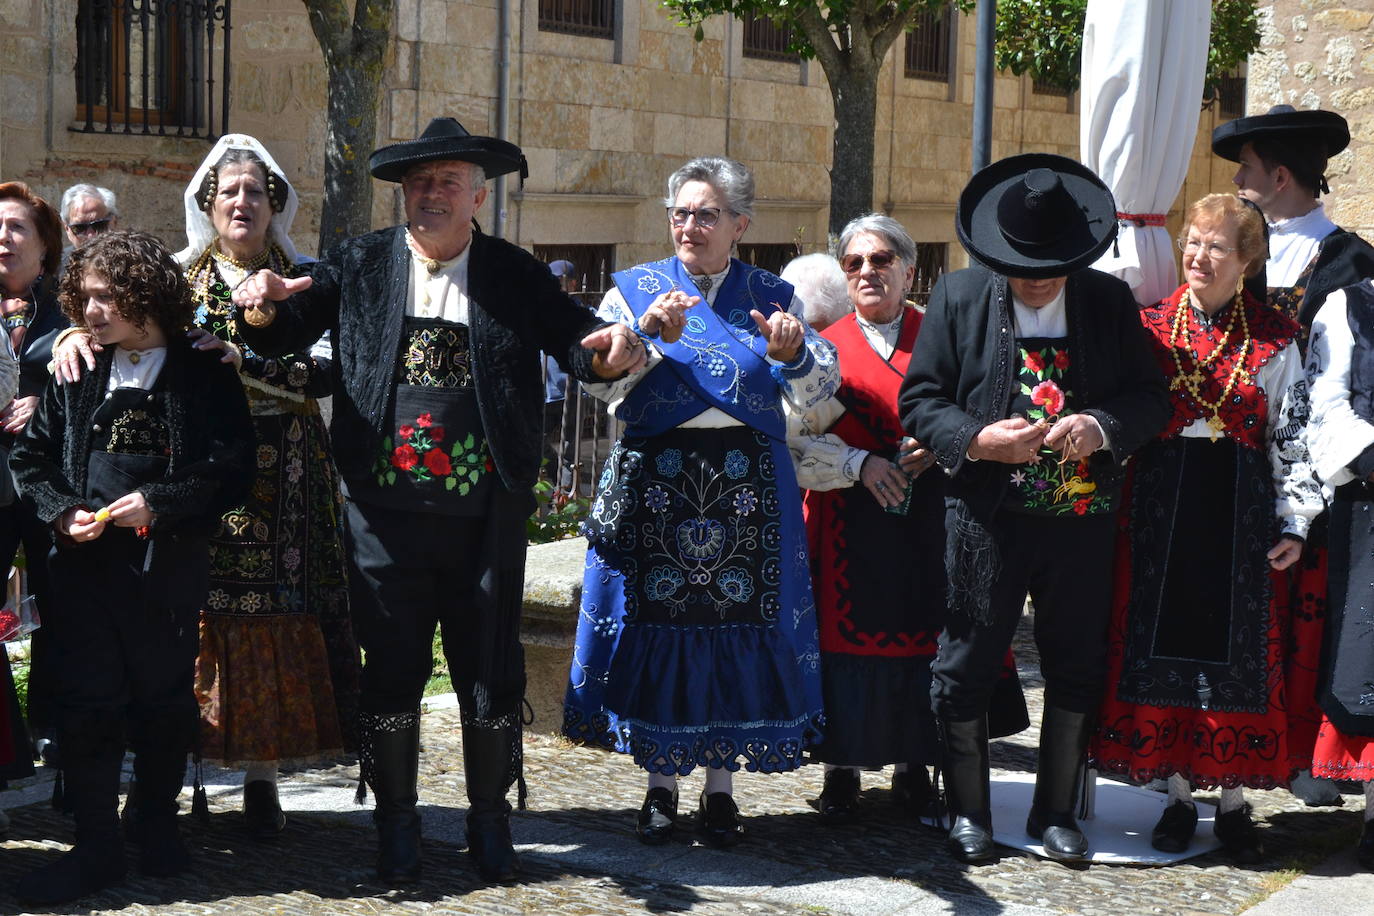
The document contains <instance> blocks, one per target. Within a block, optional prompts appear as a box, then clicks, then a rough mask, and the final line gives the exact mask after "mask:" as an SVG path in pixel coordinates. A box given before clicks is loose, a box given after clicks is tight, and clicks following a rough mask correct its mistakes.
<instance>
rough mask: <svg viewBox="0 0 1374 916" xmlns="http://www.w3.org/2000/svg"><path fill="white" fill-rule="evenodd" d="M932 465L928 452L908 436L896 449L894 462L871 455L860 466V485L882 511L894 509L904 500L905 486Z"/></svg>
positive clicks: (932, 460)
mask: <svg viewBox="0 0 1374 916" xmlns="http://www.w3.org/2000/svg"><path fill="white" fill-rule="evenodd" d="M934 464H935V455H934V453H933V452H931V450H930V449H928V448H926V447H925V446H924V445H922V444H921V443H920V442H918V441H916V440H915V439H913V438H911V437H910V436H907V437H905V438H904V439H902V443H901V445H899V446H898V447H897V460H896V461H895V462H894V461H889V460H887V459H886V458H884V457H882V456H881V455H876V454H873V453H872V452H870V453H869V454H868V455H867V456H866V457H865V458H864V463H863V464H862V465H860V467H859V482H860V483H862V484H863V485H864V487H865V488H866V489H867V490H868V492H869V493H870V494H872V496H873V499H874V501H875V502H877V504H878V505H880V506H882V507H883V508H885V509H886V508H889V507H896V506H899V505H901V504H902V500H904V499H905V498H906V487H907V484H908V483H910V482H911V481H912V480H915V479H916V478H917V477H920V476H921V475H922V474H923V473H925V472H926V471H928V470H930V468H931V467H932V466H934Z"/></svg>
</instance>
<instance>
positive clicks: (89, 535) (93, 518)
mask: <svg viewBox="0 0 1374 916" xmlns="http://www.w3.org/2000/svg"><path fill="white" fill-rule="evenodd" d="M111 523H113V524H115V525H116V526H118V527H120V528H144V527H147V526H148V525H151V524H152V523H153V511H152V510H151V509H149V508H148V501H147V500H146V499H144V498H143V494H142V493H140V492H138V491H137V490H135V491H134V492H132V493H126V494H125V495H123V496H121V497H119V499H116V500H115V501H114V502H112V503H110V504H109V505H108V506H106V507H105V508H104V509H99V510H97V511H95V512H92V511H91V510H89V509H86V508H84V507H82V506H74V507H73V508H71V509H68V510H67V511H66V512H64V513H62V517H61V518H59V519H58V520H57V532H58V534H63V535H66V536H67V537H69V538H71V539H72V540H73V541H77V542H83V541H94V540H95V539H96V538H98V537H100V536H101V535H102V534H104V533H105V526H106V525H108V524H111Z"/></svg>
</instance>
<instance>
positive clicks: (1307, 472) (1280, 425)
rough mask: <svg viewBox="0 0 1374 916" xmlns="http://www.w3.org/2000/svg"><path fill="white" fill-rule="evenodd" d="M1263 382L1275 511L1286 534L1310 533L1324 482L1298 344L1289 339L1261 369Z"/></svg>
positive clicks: (1299, 534) (1305, 535) (1318, 508)
mask: <svg viewBox="0 0 1374 916" xmlns="http://www.w3.org/2000/svg"><path fill="white" fill-rule="evenodd" d="M1259 383H1260V385H1262V386H1263V387H1264V390H1265V392H1266V393H1267V394H1268V396H1269V416H1268V422H1269V427H1268V429H1269V435H1268V440H1269V466H1270V467H1271V468H1272V469H1273V474H1274V493H1275V499H1274V511H1275V513H1276V514H1277V515H1278V517H1279V524H1280V526H1281V528H1282V530H1283V533H1284V534H1292V535H1295V536H1297V537H1300V538H1306V537H1307V529H1308V528H1309V527H1310V526H1311V524H1312V520H1313V519H1314V518H1316V517H1317V516H1318V515H1320V514H1321V512H1322V509H1323V508H1325V504H1324V503H1323V501H1322V493H1321V485H1320V484H1319V483H1318V482H1317V478H1316V476H1315V475H1314V474H1313V473H1312V463H1311V460H1310V458H1309V457H1308V453H1307V437H1306V435H1305V431H1306V428H1307V419H1308V413H1309V411H1310V401H1309V399H1308V393H1307V377H1306V376H1305V375H1304V374H1303V370H1302V355H1301V353H1300V352H1299V350H1298V345H1297V344H1296V343H1293V342H1291V341H1290V342H1289V344H1288V346H1286V347H1284V348H1283V351H1282V352H1281V353H1279V355H1278V356H1276V357H1274V358H1273V359H1272V360H1270V361H1269V362H1268V364H1266V365H1265V366H1264V368H1263V369H1261V370H1260V378H1259Z"/></svg>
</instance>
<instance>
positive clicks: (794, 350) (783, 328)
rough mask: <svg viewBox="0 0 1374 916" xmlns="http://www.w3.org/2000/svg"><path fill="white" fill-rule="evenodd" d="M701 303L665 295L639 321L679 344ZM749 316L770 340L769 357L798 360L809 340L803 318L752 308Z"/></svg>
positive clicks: (649, 330) (696, 299) (694, 298)
mask: <svg viewBox="0 0 1374 916" xmlns="http://www.w3.org/2000/svg"><path fill="white" fill-rule="evenodd" d="M700 301H701V297H700V296H689V295H687V293H685V292H683V291H682V290H680V289H673V290H669V291H668V292H666V293H662V294H661V295H659V296H658V297H657V298H655V299H654V301H653V302H651V303H650V304H649V307H648V308H647V309H645V310H644V315H643V316H642V317H641V318H640V319H639V327H640V330H642V331H643V332H644V333H645V334H648V335H649V336H650V337H657V338H658V339H659V340H662V341H663V342H664V343H667V344H672V343H677V341H678V339H679V338H681V337H682V331H683V329H684V328H686V326H687V310H688V309H689V308H691V307H692V306H694V305H696V304H697V303H699V302H700ZM749 317H750V318H753V319H754V324H755V325H757V326H758V329H759V334H761V335H762V336H763V339H764V340H766V341H768V356H769V357H771V358H772V359H775V360H777V361H778V362H780V363H790V362H792V361H793V360H794V359H796V358H797V355H798V354H799V353H800V352H801V347H802V344H803V342H804V341H805V338H806V327H805V326H804V325H803V324H802V323H801V319H799V318H797V317H795V316H794V315H790V314H788V312H787V311H786V310H784V309H776V310H774V311H773V313H772V314H771V315H769V316H768V317H767V318H764V317H763V313H762V312H760V311H759V310H758V309H750V310H749Z"/></svg>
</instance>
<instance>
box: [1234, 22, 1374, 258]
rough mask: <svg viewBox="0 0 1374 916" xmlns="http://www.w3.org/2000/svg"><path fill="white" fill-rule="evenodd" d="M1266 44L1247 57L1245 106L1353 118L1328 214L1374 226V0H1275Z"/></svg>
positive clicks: (1360, 227) (1345, 222) (1332, 171)
mask: <svg viewBox="0 0 1374 916" xmlns="http://www.w3.org/2000/svg"><path fill="white" fill-rule="evenodd" d="M1259 13H1260V19H1261V24H1262V29H1263V31H1262V35H1263V39H1262V44H1261V46H1260V50H1259V52H1258V53H1256V54H1254V55H1252V56H1251V58H1250V64H1249V82H1248V94H1247V99H1246V109H1247V112H1248V113H1249V114H1252V115H1253V114H1263V113H1264V112H1265V111H1267V110H1268V109H1269V107H1270V106H1272V105H1278V104H1280V103H1287V104H1289V105H1292V106H1294V107H1295V108H1325V109H1328V110H1331V111H1336V112H1339V113H1340V114H1342V115H1344V116H1345V118H1346V119H1347V120H1348V121H1349V122H1350V134H1351V142H1350V146H1349V147H1348V148H1347V149H1346V150H1345V152H1343V153H1340V154H1339V155H1337V156H1336V157H1334V158H1333V159H1332V160H1331V163H1330V166H1329V168H1328V171H1327V180H1328V182H1329V183H1330V185H1331V197H1330V199H1329V201H1328V203H1327V214H1328V215H1329V216H1330V217H1331V218H1332V219H1333V220H1335V222H1336V223H1338V224H1339V225H1341V226H1344V227H1345V228H1347V229H1353V230H1355V231H1357V232H1360V233H1361V234H1363V235H1365V237H1367V238H1368V237H1372V236H1371V233H1374V8H1372V7H1371V4H1370V3H1368V2H1367V0H1366V2H1356V3H1351V2H1349V0H1347V2H1344V3H1342V2H1338V0H1276V2H1273V3H1267V4H1261V5H1260V7H1259Z"/></svg>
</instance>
